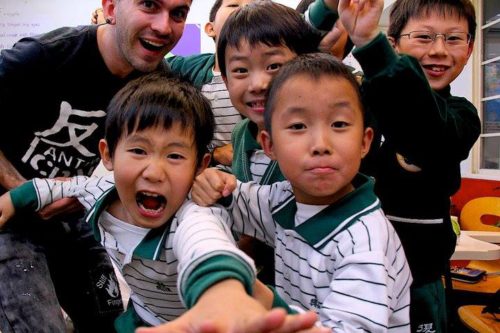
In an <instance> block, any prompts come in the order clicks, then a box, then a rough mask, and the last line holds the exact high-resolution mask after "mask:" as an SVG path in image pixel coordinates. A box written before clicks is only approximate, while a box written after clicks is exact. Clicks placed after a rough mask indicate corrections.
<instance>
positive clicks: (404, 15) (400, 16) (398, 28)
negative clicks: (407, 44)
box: [387, 0, 477, 41]
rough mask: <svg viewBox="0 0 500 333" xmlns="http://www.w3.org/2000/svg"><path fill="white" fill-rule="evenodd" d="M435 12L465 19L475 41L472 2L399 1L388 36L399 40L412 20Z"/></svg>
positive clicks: (390, 22) (474, 12)
mask: <svg viewBox="0 0 500 333" xmlns="http://www.w3.org/2000/svg"><path fill="white" fill-rule="evenodd" d="M433 12H435V13H438V14H440V15H442V16H449V15H457V16H458V17H459V18H465V19H466V20H467V25H468V27H469V34H471V38H472V40H474V39H475V36H476V25H477V24H476V11H475V9H474V6H473V5H472V3H471V2H470V0H397V1H396V2H395V3H394V5H393V7H392V9H391V14H390V18H389V28H388V30H387V35H388V36H390V37H392V38H394V40H396V41H397V40H399V35H401V32H402V31H403V29H404V28H405V27H406V25H407V24H408V21H409V20H410V19H412V18H421V17H425V16H428V15H429V14H431V13H433ZM438 32H439V31H438Z"/></svg>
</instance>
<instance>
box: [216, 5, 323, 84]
mask: <svg viewBox="0 0 500 333" xmlns="http://www.w3.org/2000/svg"><path fill="white" fill-rule="evenodd" d="M242 41H247V42H248V43H249V44H250V46H254V45H257V44H260V43H262V44H265V45H268V46H285V47H287V48H289V49H290V50H291V51H293V52H294V53H296V54H303V53H309V52H316V51H317V50H318V45H319V43H320V41H321V36H320V34H319V32H318V31H317V30H315V29H313V28H312V27H311V26H310V25H309V24H308V23H307V22H306V21H305V20H304V18H303V17H302V16H301V15H300V14H299V13H298V12H297V11H296V10H294V9H293V8H290V7H288V6H285V5H282V4H279V3H275V2H273V1H270V0H257V1H254V2H252V3H249V4H248V5H246V6H244V7H241V8H238V9H237V10H236V11H234V12H233V13H232V14H231V15H230V16H229V18H228V19H227V21H226V22H225V23H224V26H223V27H222V29H221V32H220V35H219V39H218V43H217V52H216V53H217V61H218V64H219V68H220V71H221V74H222V75H223V76H226V63H225V62H226V56H225V53H226V48H227V47H234V48H238V47H239V45H240V43H241V42H242Z"/></svg>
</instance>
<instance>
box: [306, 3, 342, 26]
mask: <svg viewBox="0 0 500 333" xmlns="http://www.w3.org/2000/svg"><path fill="white" fill-rule="evenodd" d="M338 18H339V14H338V13H337V11H334V10H331V9H330V8H328V7H327V6H326V4H325V1H324V0H316V1H314V2H313V3H312V4H311V5H310V6H309V21H310V22H311V24H312V25H313V26H314V27H315V28H316V29H319V30H326V31H329V30H331V29H332V27H333V25H334V24H335V22H336V21H337V20H338Z"/></svg>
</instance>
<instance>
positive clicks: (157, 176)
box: [142, 162, 165, 183]
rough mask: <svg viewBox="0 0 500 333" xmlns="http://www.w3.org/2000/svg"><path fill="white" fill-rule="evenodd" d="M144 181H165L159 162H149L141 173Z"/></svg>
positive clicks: (163, 171)
mask: <svg viewBox="0 0 500 333" xmlns="http://www.w3.org/2000/svg"><path fill="white" fill-rule="evenodd" d="M142 176H143V177H144V179H147V180H148V181H150V182H153V183H156V182H161V181H163V180H164V179H165V169H164V168H163V167H162V165H161V163H160V162H150V163H148V165H147V166H146V167H145V168H144V170H143V172H142Z"/></svg>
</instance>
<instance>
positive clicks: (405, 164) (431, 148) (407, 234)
mask: <svg viewBox="0 0 500 333" xmlns="http://www.w3.org/2000/svg"><path fill="white" fill-rule="evenodd" d="M383 5H384V3H383V1H378V0H367V1H348V0H342V1H340V4H339V8H338V9H339V12H340V18H341V20H342V23H343V24H344V26H345V27H346V29H347V31H348V32H349V35H350V37H351V39H352V41H353V42H354V44H355V45H356V50H355V51H354V56H355V57H356V59H357V60H358V61H359V63H360V64H361V66H362V68H363V72H364V74H365V78H364V82H363V92H364V98H365V102H366V105H367V106H368V108H369V109H370V111H371V112H372V113H373V115H374V116H375V119H376V121H377V125H378V130H379V134H382V135H383V137H384V140H383V142H382V144H380V145H372V149H373V150H375V153H376V159H375V161H374V165H373V166H372V167H373V168H372V169H373V170H374V172H373V175H374V176H375V178H376V183H375V192H376V193H377V195H378V196H379V197H380V200H381V202H382V207H383V209H384V211H385V213H386V214H387V217H388V218H389V220H390V221H391V222H392V224H393V225H394V227H395V229H396V231H397V232H398V235H399V237H400V238H401V242H402V244H403V247H404V250H405V253H406V256H407V258H408V262H409V264H410V269H411V272H412V275H413V277H414V282H413V285H412V289H411V302H412V303H411V308H410V318H411V326H412V332H446V304H445V297H444V288H443V284H442V281H441V276H442V274H443V273H444V272H445V271H446V270H448V269H449V266H448V265H449V259H450V257H451V255H452V253H453V251H454V248H455V242H456V236H455V234H454V233H453V230H452V226H451V221H450V212H449V210H450V196H452V195H453V194H454V193H455V192H456V191H457V190H458V189H459V187H460V179H461V176H460V162H461V161H462V160H464V159H466V158H467V156H468V154H469V151H470V149H471V148H472V146H473V144H474V142H476V140H477V138H478V136H479V133H480V121H479V118H478V115H477V111H476V108H475V107H474V106H473V105H472V104H471V103H470V102H469V101H467V100H466V99H465V98H461V97H455V96H452V95H451V94H450V83H451V82H452V81H453V80H454V79H455V78H456V77H457V76H458V75H459V74H460V73H461V72H462V70H463V68H464V66H465V65H466V63H467V60H468V59H469V57H470V55H471V53H472V49H473V45H474V32H475V29H476V22H475V11H474V7H473V6H472V4H471V2H470V1H469V0H398V1H396V2H395V4H394V7H393V9H392V11H391V15H390V21H389V29H388V35H389V38H388V39H387V38H386V37H385V36H383V35H382V34H381V33H380V32H379V30H378V23H379V18H380V14H381V13H382V9H383ZM389 43H390V44H389ZM391 45H392V47H391ZM394 51H396V52H394Z"/></svg>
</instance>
